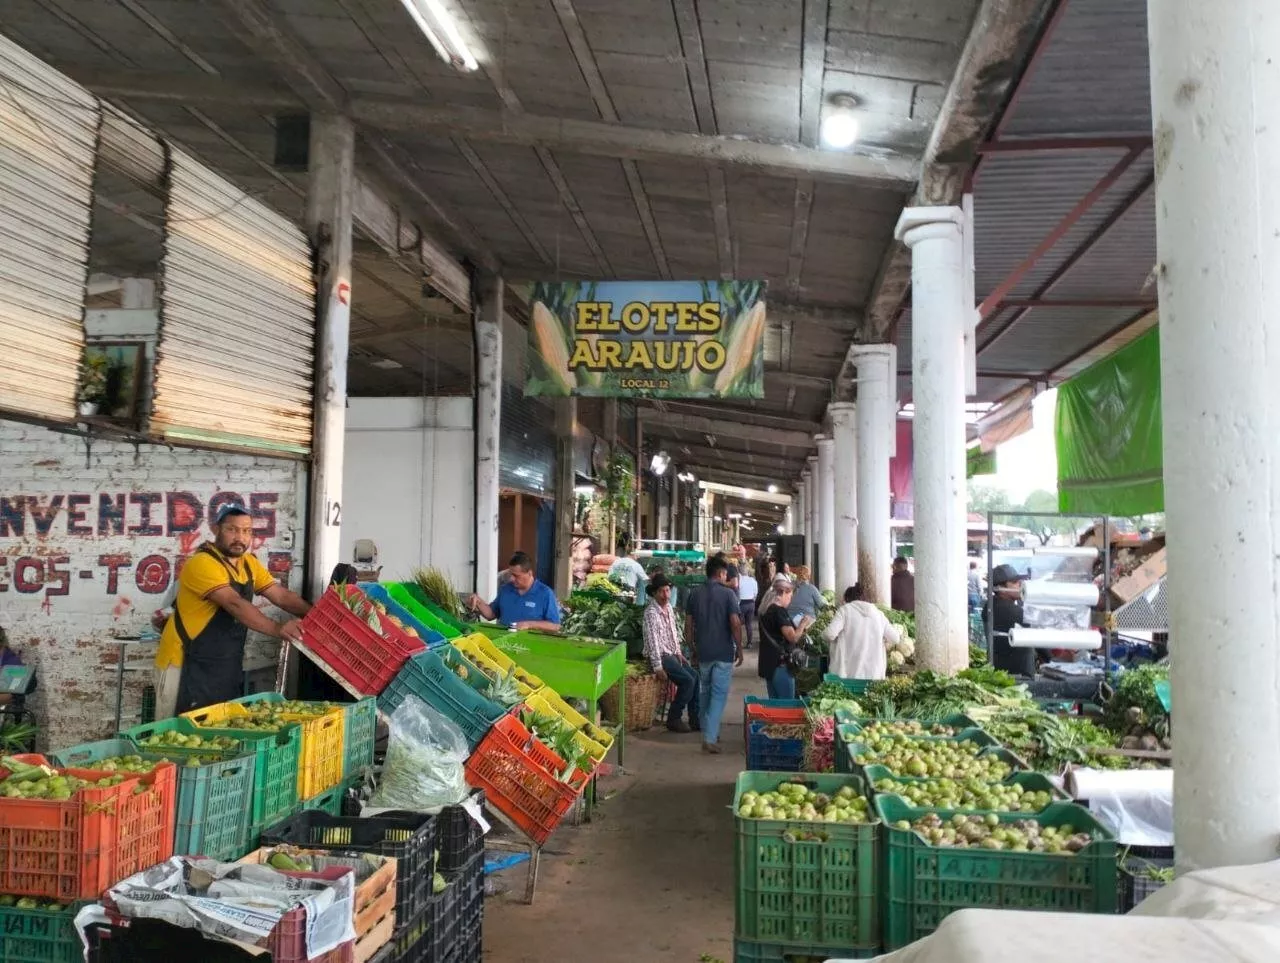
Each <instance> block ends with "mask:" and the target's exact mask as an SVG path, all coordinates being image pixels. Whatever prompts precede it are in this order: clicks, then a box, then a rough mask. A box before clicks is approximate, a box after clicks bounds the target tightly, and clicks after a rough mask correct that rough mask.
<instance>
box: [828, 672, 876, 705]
mask: <svg viewBox="0 0 1280 963" xmlns="http://www.w3.org/2000/svg"><path fill="white" fill-rule="evenodd" d="M822 681H823V682H835V683H837V684H839V685H842V686H844V687H845V689H847V690H848V692H849V695H851V696H853V698H855V699H857V698H858V697H859V696H864V695H866V694H867V689H869V688H871V683H873V682H877V681H879V680H877V679H844V678H841V677H840V676H838V675H832V674H831V673H830V672H828V673H826V674H825V675H823V677H822Z"/></svg>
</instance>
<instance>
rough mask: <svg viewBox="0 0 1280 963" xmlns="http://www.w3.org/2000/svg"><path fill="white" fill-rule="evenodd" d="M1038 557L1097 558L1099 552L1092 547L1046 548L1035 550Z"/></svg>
mask: <svg viewBox="0 0 1280 963" xmlns="http://www.w3.org/2000/svg"><path fill="white" fill-rule="evenodd" d="M1034 551H1035V553H1036V554H1037V555H1054V556H1057V557H1059V558H1097V557H1098V550H1097V548H1095V547H1094V546H1092V545H1080V546H1073V547H1069V548H1068V547H1064V546H1056V547H1055V546H1045V547H1043V548H1037V549H1035V550H1034Z"/></svg>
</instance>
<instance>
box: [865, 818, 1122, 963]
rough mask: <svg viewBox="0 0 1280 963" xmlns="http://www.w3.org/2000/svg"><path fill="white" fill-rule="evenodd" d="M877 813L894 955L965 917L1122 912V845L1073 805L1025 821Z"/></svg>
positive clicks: (888, 934) (889, 937)
mask: <svg viewBox="0 0 1280 963" xmlns="http://www.w3.org/2000/svg"><path fill="white" fill-rule="evenodd" d="M875 811H876V814H877V815H878V816H879V818H880V819H881V820H882V822H883V824H884V830H883V831H884V835H885V839H886V845H885V854H886V858H885V870H884V871H885V892H886V899H887V900H888V906H887V908H886V912H885V946H886V948H888V949H897V948H898V947H901V946H906V945H907V944H908V943H911V942H912V941H914V940H918V939H920V937H922V936H928V935H929V934H930V933H932V932H933V931H934V930H935V929H937V927H938V924H939V923H941V922H942V920H943V919H944V918H945V917H947V916H948V915H950V914H951V913H953V912H955V911H956V910H959V909H969V908H974V907H980V908H982V909H1024V910H1043V911H1047V912H1055V913H1114V912H1115V906H1116V843H1115V839H1114V838H1113V837H1112V835H1111V834H1110V833H1109V832H1107V830H1106V829H1104V828H1103V827H1102V825H1101V824H1100V823H1098V821H1097V820H1095V819H1094V818H1093V817H1092V816H1091V815H1089V812H1088V810H1086V809H1083V808H1081V807H1080V806H1077V805H1075V804H1073V803H1053V804H1051V805H1049V806H1048V807H1046V808H1045V809H1044V810H1043V811H1041V812H1040V813H1037V814H1036V815H1034V816H1027V815H1024V814H1022V813H963V812H957V811H955V810H951V809H914V808H912V807H910V806H908V805H907V804H906V803H905V802H903V800H902V799H901V798H899V797H898V796H879V797H877V798H876V800H875Z"/></svg>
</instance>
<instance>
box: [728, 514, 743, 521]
mask: <svg viewBox="0 0 1280 963" xmlns="http://www.w3.org/2000/svg"><path fill="white" fill-rule="evenodd" d="M729 517H730V518H731V519H735V520H736V519H739V518H741V517H742V514H741V513H740V512H730V513H729Z"/></svg>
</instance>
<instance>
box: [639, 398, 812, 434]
mask: <svg viewBox="0 0 1280 963" xmlns="http://www.w3.org/2000/svg"><path fill="white" fill-rule="evenodd" d="M654 407H655V409H656V410H659V411H665V412H671V413H673V414H689V415H706V416H708V417H710V418H713V419H719V420H722V421H737V422H738V423H739V424H744V425H748V426H750V427H752V428H755V429H756V430H757V431H771V430H774V429H778V430H781V431H803V432H808V433H809V434H815V435H816V434H818V433H819V432H820V431H821V430H822V426H821V425H819V424H818V423H817V422H812V421H806V420H804V419H802V418H785V417H779V416H777V415H767V414H761V413H759V412H755V411H744V410H742V409H741V408H731V407H728V406H727V404H725V403H721V404H718V405H717V404H698V403H696V402H685V401H663V402H661V403H659V402H654Z"/></svg>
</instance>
